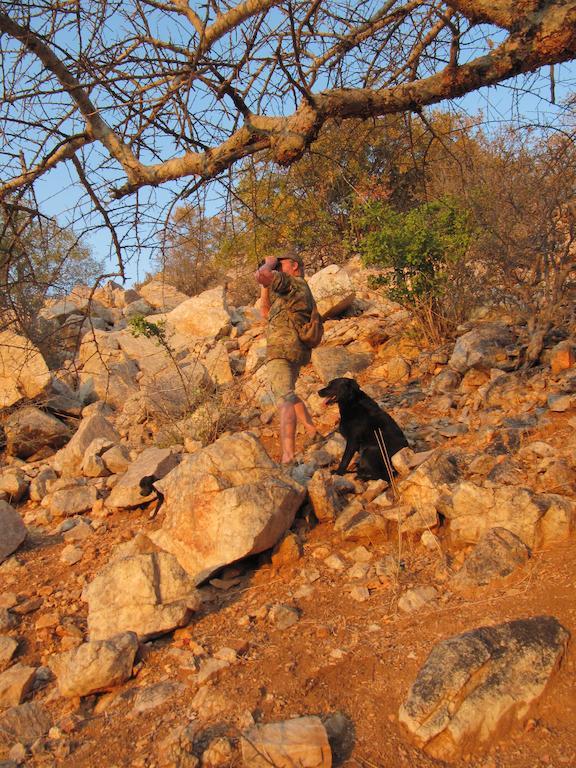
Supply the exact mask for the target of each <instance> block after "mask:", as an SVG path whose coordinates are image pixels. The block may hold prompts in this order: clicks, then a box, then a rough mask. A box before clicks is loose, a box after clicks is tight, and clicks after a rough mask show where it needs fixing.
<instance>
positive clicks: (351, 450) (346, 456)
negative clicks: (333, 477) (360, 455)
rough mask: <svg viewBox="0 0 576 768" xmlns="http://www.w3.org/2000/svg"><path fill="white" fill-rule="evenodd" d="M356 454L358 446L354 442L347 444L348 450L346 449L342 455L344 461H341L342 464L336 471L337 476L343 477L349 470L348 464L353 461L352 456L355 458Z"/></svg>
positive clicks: (349, 441)
mask: <svg viewBox="0 0 576 768" xmlns="http://www.w3.org/2000/svg"><path fill="white" fill-rule="evenodd" d="M355 453H356V444H355V443H354V442H353V441H352V440H348V442H347V443H346V448H344V453H343V454H342V459H341V460H340V464H339V465H338V469H337V470H336V474H337V475H343V474H344V473H345V472H346V470H347V469H348V464H350V462H351V461H352V456H354V454H355Z"/></svg>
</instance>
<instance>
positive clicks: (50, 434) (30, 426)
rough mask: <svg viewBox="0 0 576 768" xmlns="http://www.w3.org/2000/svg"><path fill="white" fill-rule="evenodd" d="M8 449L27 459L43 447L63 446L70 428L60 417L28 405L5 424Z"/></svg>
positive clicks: (12, 454) (67, 438) (68, 437)
mask: <svg viewBox="0 0 576 768" xmlns="http://www.w3.org/2000/svg"><path fill="white" fill-rule="evenodd" d="M4 431H5V432H6V450H7V452H8V454H9V455H10V456H18V458H20V459H27V458H29V457H30V456H33V455H34V454H35V453H36V452H37V451H39V450H40V449H41V448H44V447H46V446H47V447H49V448H53V449H54V450H58V449H59V448H62V446H64V445H66V443H67V442H68V440H69V439H70V434H71V433H70V429H69V428H68V427H67V426H66V425H65V424H63V423H62V422H61V421H60V419H57V418H56V417H55V416H52V415H51V414H49V413H45V412H44V411H41V410H40V409H39V408H34V407H33V406H27V407H26V408H20V409H19V410H18V411H16V412H15V413H13V414H12V415H11V416H10V417H9V418H8V419H7V420H6V423H5V424H4Z"/></svg>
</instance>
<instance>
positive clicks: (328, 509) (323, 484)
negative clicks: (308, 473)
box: [308, 469, 340, 523]
mask: <svg viewBox="0 0 576 768" xmlns="http://www.w3.org/2000/svg"><path fill="white" fill-rule="evenodd" d="M308 496H309V497H310V503H311V504H312V509H313V510H314V514H315V515H316V517H317V519H318V520H319V521H320V522H321V523H324V522H330V521H332V520H335V519H336V517H337V515H338V512H339V511H340V500H339V498H338V494H337V493H336V489H335V488H334V483H333V481H332V474H331V473H330V472H329V471H328V470H327V469H318V470H317V471H316V472H314V474H313V475H312V478H311V479H310V482H309V483H308Z"/></svg>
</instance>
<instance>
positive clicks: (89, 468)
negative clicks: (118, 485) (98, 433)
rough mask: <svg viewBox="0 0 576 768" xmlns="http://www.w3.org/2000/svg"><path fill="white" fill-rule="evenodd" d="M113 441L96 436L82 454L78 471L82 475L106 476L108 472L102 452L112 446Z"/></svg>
mask: <svg viewBox="0 0 576 768" xmlns="http://www.w3.org/2000/svg"><path fill="white" fill-rule="evenodd" d="M113 445H114V443H113V442H112V441H111V440H108V439H107V438H106V437H96V438H95V439H94V440H92V442H91V443H90V445H89V446H88V448H86V452H85V454H84V459H83V461H82V466H81V468H80V471H81V472H82V474H83V475H84V477H106V476H107V475H108V474H110V473H109V471H108V468H107V467H106V466H105V465H104V461H103V459H102V454H103V453H104V452H105V451H107V450H109V449H110V448H112V446H113Z"/></svg>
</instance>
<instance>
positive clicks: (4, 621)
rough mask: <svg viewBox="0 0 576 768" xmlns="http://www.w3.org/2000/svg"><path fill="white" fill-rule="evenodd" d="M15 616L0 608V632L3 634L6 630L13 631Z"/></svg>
mask: <svg viewBox="0 0 576 768" xmlns="http://www.w3.org/2000/svg"><path fill="white" fill-rule="evenodd" d="M16 623H17V622H16V616H14V614H13V613H11V612H10V611H9V610H8V609H7V608H0V632H5V631H6V630H8V629H14V627H15V626H16Z"/></svg>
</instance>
